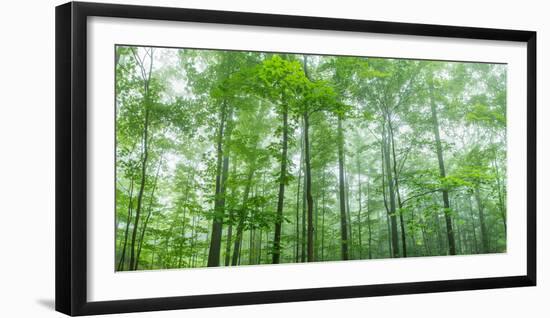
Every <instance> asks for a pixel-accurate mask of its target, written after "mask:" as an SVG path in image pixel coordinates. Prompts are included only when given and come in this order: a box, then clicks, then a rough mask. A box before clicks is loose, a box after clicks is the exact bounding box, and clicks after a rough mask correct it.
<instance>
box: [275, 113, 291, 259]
mask: <svg viewBox="0 0 550 318" xmlns="http://www.w3.org/2000/svg"><path fill="white" fill-rule="evenodd" d="M281 147H282V150H281V171H280V174H279V198H278V200H277V220H276V221H275V237H274V239H273V264H279V261H280V258H281V227H282V223H283V207H284V197H285V184H286V170H287V168H286V165H287V151H288V107H287V106H286V105H285V106H283V140H282V145H281Z"/></svg>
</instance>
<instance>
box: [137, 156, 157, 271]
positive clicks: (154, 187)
mask: <svg viewBox="0 0 550 318" xmlns="http://www.w3.org/2000/svg"><path fill="white" fill-rule="evenodd" d="M161 164H162V159H161V162H159V165H158V167H157V174H156V175H155V181H154V182H153V189H152V190H151V196H150V197H149V207H148V208H147V217H146V218H145V222H144V223H143V228H142V229H141V234H140V237H139V243H138V249H137V256H136V263H135V267H134V270H137V269H138V264H139V256H140V254H141V248H142V247H143V238H144V237H145V231H147V225H148V224H149V219H150V218H151V214H152V212H153V207H152V205H153V198H154V196H155V190H156V188H157V181H158V177H159V173H160V166H161Z"/></svg>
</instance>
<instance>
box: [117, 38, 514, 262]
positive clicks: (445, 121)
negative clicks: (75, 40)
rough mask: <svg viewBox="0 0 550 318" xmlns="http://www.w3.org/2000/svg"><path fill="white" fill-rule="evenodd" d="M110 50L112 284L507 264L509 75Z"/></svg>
mask: <svg viewBox="0 0 550 318" xmlns="http://www.w3.org/2000/svg"><path fill="white" fill-rule="evenodd" d="M114 54H115V68H114V70H113V71H114V77H115V95H116V96H115V105H114V106H115V136H114V137H115V144H116V146H115V174H116V178H115V189H114V190H115V211H114V217H115V220H114V221H115V222H114V223H115V224H114V226H115V229H114V230H115V242H113V244H115V255H114V257H115V262H114V263H115V268H114V270H115V271H119V272H120V271H136V270H163V269H184V268H202V267H221V266H241V265H267V264H285V263H286V264H289V263H305V262H325V261H333V262H334V261H351V260H370V259H393V258H407V257H424V256H431V257H434V256H441V257H452V256H453V255H474V254H490V253H506V247H507V244H506V243H507V241H506V237H507V236H506V226H507V223H506V216H507V211H506V206H507V203H506V202H507V164H506V163H507V147H506V138H507V137H506V123H507V118H506V110H507V90H506V88H507V65H506V64H502V63H486V62H483V63H482V62H475V61H441V60H418V59H407V58H396V57H368V56H365V57H362V56H334V55H316V54H302V53H277V52H255V51H228V50H214V49H193V48H163V47H149V46H128V45H116V46H115V47H114ZM109 213H112V212H110V211H109ZM109 230H110V229H109ZM472 257H474V256H472Z"/></svg>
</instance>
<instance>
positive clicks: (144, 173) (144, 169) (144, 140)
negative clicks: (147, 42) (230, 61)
mask: <svg viewBox="0 0 550 318" xmlns="http://www.w3.org/2000/svg"><path fill="white" fill-rule="evenodd" d="M150 50H151V51H150V53H149V57H150V64H149V72H148V73H147V71H146V69H145V65H144V64H143V60H142V59H141V58H139V57H138V54H137V53H136V51H135V50H132V53H133V54H134V58H135V60H136V63H138V65H139V67H140V70H141V77H142V80H143V91H144V97H143V106H144V108H145V116H144V120H143V133H142V158H141V182H140V185H139V192H138V197H137V207H136V217H135V221H134V228H133V230H132V243H131V245H130V264H129V266H128V267H129V269H130V270H131V269H133V268H134V267H135V265H134V263H135V252H136V251H135V248H136V246H135V245H136V237H137V231H138V227H139V218H140V216H141V208H142V202H143V193H144V190H145V180H146V178H147V159H148V156H149V148H148V146H149V124H150V122H149V121H150V118H149V116H150V112H151V110H150V107H149V83H150V80H151V74H152V70H153V49H152V48H151V49H150Z"/></svg>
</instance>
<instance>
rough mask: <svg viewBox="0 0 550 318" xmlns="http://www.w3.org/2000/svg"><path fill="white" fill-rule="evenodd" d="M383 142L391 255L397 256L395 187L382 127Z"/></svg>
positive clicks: (386, 139) (385, 133) (386, 140)
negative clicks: (388, 199)
mask: <svg viewBox="0 0 550 318" xmlns="http://www.w3.org/2000/svg"><path fill="white" fill-rule="evenodd" d="M382 141H383V144H384V162H385V164H386V176H387V178H386V180H387V181H388V192H389V193H388V194H389V198H390V215H389V216H390V222H391V245H392V257H394V258H395V257H399V243H398V237H397V217H396V207H395V189H394V184H393V177H392V168H391V163H390V149H389V148H390V145H389V141H388V136H387V132H386V129H384V133H383V138H382Z"/></svg>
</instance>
